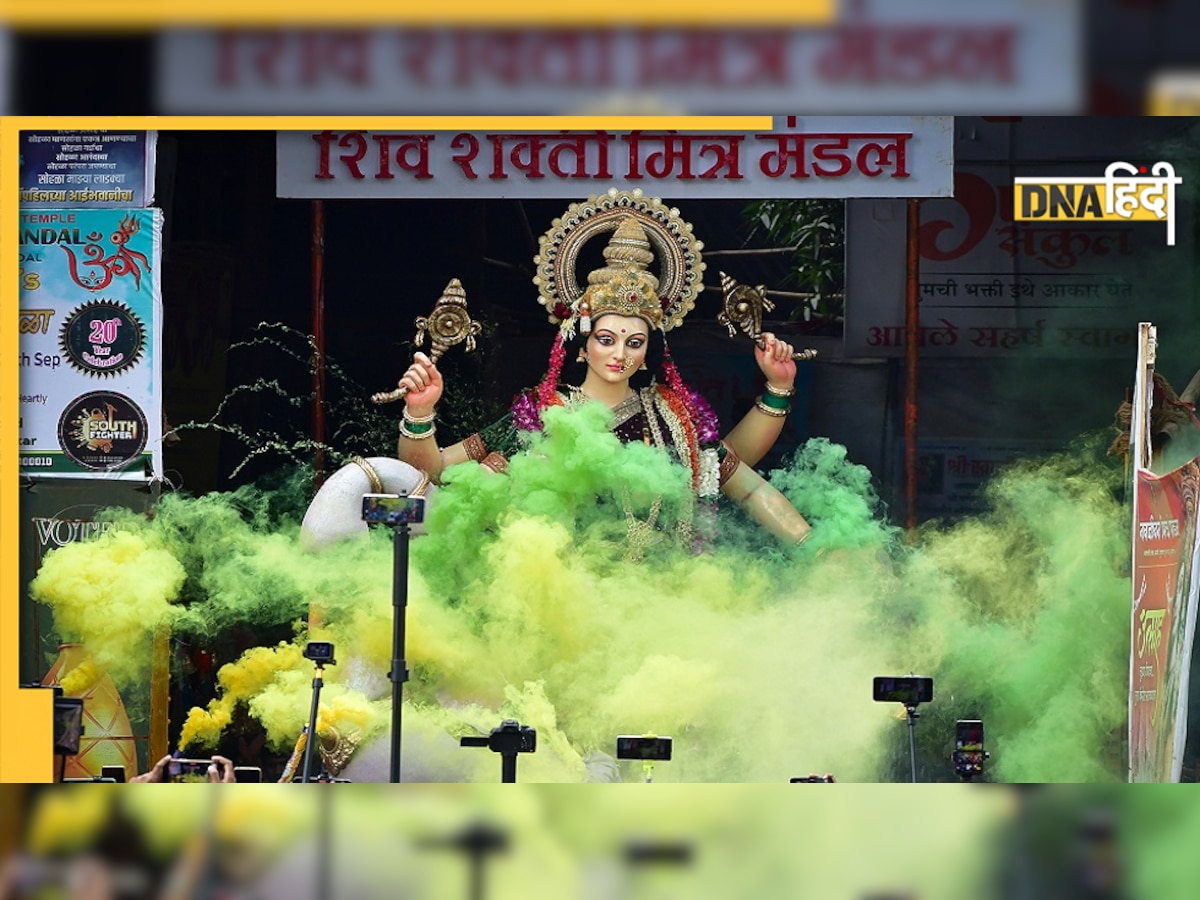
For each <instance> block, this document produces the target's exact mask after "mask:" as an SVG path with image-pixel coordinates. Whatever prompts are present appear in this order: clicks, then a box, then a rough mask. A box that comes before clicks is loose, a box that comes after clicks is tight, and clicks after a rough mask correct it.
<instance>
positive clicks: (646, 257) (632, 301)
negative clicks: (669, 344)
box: [533, 188, 704, 336]
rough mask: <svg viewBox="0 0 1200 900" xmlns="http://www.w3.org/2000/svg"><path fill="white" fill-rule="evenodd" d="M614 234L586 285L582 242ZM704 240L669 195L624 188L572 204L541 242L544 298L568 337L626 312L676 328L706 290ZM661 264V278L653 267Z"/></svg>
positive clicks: (537, 260) (538, 266) (539, 280)
mask: <svg viewBox="0 0 1200 900" xmlns="http://www.w3.org/2000/svg"><path fill="white" fill-rule="evenodd" d="M614 229H615V233H612V234H611V236H610V238H609V242H608V245H607V246H606V247H605V250H604V260H605V265H604V266H603V267H601V268H599V269H596V270H595V271H593V272H591V273H590V274H589V275H588V278H587V287H586V288H581V287H580V285H579V283H578V281H577V280H576V275H575V273H576V266H577V263H578V261H579V255H580V251H581V250H582V248H583V245H584V244H585V243H586V242H587V241H588V240H589V239H590V238H592V237H594V236H596V235H599V234H603V233H606V232H614ZM703 246H704V245H703V244H702V243H701V242H700V241H698V240H696V238H695V237H694V236H693V234H692V226H691V225H690V224H688V223H687V222H685V221H684V220H683V218H682V217H681V216H680V215H679V210H677V209H674V208H672V207H668V206H667V205H666V204H665V203H663V202H662V200H660V199H658V198H654V197H646V196H645V195H644V194H643V193H642V191H641V190H640V189H635V190H632V191H618V190H617V189H616V188H610V189H609V190H608V191H607V192H606V193H603V194H597V195H594V196H592V197H589V198H588V199H587V200H585V201H584V202H582V203H572V204H571V205H570V206H569V207H568V208H567V211H566V212H565V213H564V214H563V215H562V216H560V217H559V218H557V219H555V220H554V222H553V223H552V224H551V226H550V229H549V230H548V231H547V232H546V233H545V234H544V235H543V236H542V237H541V238H540V239H539V241H538V255H537V256H535V257H534V260H533V261H534V267H535V270H536V273H537V274H536V275H534V278H533V282H534V284H536V285H537V287H538V302H540V303H541V304H542V305H543V306H544V307H545V308H546V312H547V313H549V318H550V321H551V322H553V323H555V324H556V325H558V326H559V328H560V329H561V330H562V331H563V333H564V334H566V335H568V336H570V335H572V334H574V332H575V328H576V326H577V325H578V327H579V328H580V329H581V330H583V331H586V330H588V328H589V327H590V324H591V322H590V319H592V318H595V317H596V316H598V315H601V314H602V313H605V312H609V313H620V314H622V315H633V316H638V317H640V318H643V319H645V320H646V321H647V322H648V323H650V324H651V325H652V326H653V327H655V328H661V329H662V330H663V331H669V330H670V329H672V328H674V327H675V326H676V325H678V324H679V323H680V322H682V321H683V317H684V316H685V315H687V313H688V311H689V310H691V309H692V308H693V307H694V306H695V303H696V295H697V294H698V293H700V291H702V290H703V289H704V284H703V281H702V276H703V273H704V262H703V261H702V259H701V256H700V251H701V249H702V248H703ZM652 262H657V265H658V277H657V278H656V277H655V276H654V275H653V274H651V273H650V272H649V271H648V268H647V267H648V266H649V265H650V263H652Z"/></svg>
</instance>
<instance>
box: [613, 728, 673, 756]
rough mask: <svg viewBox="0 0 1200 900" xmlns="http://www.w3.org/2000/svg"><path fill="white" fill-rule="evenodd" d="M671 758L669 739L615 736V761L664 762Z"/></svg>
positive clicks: (650, 736)
mask: <svg viewBox="0 0 1200 900" xmlns="http://www.w3.org/2000/svg"><path fill="white" fill-rule="evenodd" d="M670 758H671V739H670V738H669V737H656V736H654V735H634V734H621V735H617V759H646V760H664V759H670Z"/></svg>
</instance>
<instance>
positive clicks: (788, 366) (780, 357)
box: [754, 331, 796, 391]
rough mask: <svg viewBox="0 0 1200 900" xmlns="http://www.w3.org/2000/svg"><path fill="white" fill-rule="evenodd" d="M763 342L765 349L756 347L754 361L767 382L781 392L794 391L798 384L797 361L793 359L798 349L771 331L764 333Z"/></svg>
mask: <svg viewBox="0 0 1200 900" xmlns="http://www.w3.org/2000/svg"><path fill="white" fill-rule="evenodd" d="M762 341H763V346H764V347H765V349H759V348H758V347H757V346H755V348H754V359H755V360H756V361H757V362H758V367H759V368H760V369H761V370H762V373H763V375H765V376H766V377H767V382H768V383H769V384H770V385H771V386H772V387H776V388H778V389H779V390H781V391H790V390H792V389H793V388H794V387H795V384H796V361H795V360H794V359H792V354H793V353H794V352H795V351H796V348H795V347H793V346H792V345H791V344H789V343H788V342H787V341H781V340H779V339H778V338H776V337H775V335H773V334H771V332H769V331H764V332H763V334H762Z"/></svg>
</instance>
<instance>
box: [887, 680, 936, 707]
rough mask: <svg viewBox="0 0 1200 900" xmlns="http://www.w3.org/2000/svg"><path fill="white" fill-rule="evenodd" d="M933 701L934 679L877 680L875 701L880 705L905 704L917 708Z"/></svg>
mask: <svg viewBox="0 0 1200 900" xmlns="http://www.w3.org/2000/svg"><path fill="white" fill-rule="evenodd" d="M932 699H933V679H932V678H924V677H921V676H919V675H906V676H902V677H884V676H877V677H876V678H875V700H876V701H877V702H879V703H903V704H904V705H905V706H916V705H917V704H918V703H928V702H929V701H930V700H932Z"/></svg>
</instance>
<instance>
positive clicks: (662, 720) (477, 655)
mask: <svg viewBox="0 0 1200 900" xmlns="http://www.w3.org/2000/svg"><path fill="white" fill-rule="evenodd" d="M602 412H603V411H599V412H598V411H596V410H592V409H584V410H581V411H579V413H578V414H576V413H571V412H567V411H552V415H551V416H549V417H548V422H547V429H546V432H545V434H544V435H542V436H539V437H538V438H537V439H536V440H535V442H534V445H533V447H532V449H531V452H530V453H529V454H528V455H527V456H521V457H517V458H515V459H513V460H512V461H511V464H510V468H509V474H508V475H507V476H495V475H492V474H491V473H488V472H485V471H483V470H482V469H480V468H478V467H476V466H472V465H465V466H460V467H457V468H455V469H452V470H450V471H448V472H447V473H446V478H445V481H446V482H447V483H446V484H445V485H444V486H443V487H442V488H441V489H440V490H439V492H438V494H437V498H436V502H435V503H434V504H433V505H432V507H431V509H430V514H429V517H428V520H427V523H426V524H427V528H428V533H427V534H426V535H425V536H422V537H420V538H417V539H414V540H413V543H412V548H411V551H412V552H411V572H410V580H409V591H408V607H407V626H408V627H407V644H406V657H407V662H408V665H409V668H410V670H411V680H410V681H409V682H408V683H407V684H406V685H405V688H404V695H405V698H406V703H405V708H404V710H403V728H404V732H403V733H404V743H405V752H404V772H405V777H406V780H409V779H411V780H443V781H448V780H460V779H461V780H495V779H496V777H497V769H498V768H499V763H498V760H496V759H495V757H494V755H493V754H490V753H488V752H486V751H482V750H472V749H463V748H460V747H458V740H457V739H458V737H459V736H461V735H463V734H479V733H483V734H486V733H487V732H488V731H489V730H490V729H491V728H494V727H495V726H496V725H498V724H499V722H500V720H501V719H502V718H515V719H517V720H518V721H520V722H522V723H523V724H526V725H530V726H532V727H534V728H536V729H537V732H538V749H537V752H536V753H533V754H523V755H522V756H521V757H520V765H519V777H520V779H521V780H528V781H579V780H584V779H585V778H588V777H589V776H595V775H596V774H597V773H602V772H604V771H605V770H606V767H605V765H603V763H602V760H603V757H602V756H601V757H597V755H596V754H597V752H599V753H600V754H609V755H611V754H612V752H613V749H614V746H615V738H616V735H618V734H646V733H653V734H659V735H671V736H672V737H673V738H674V742H675V753H674V757H673V759H672V760H670V761H669V762H663V763H659V764H658V765H657V766H656V768H655V769H654V773H653V774H654V780H655V781H668V782H669V781H689V782H714V781H727V782H732V781H738V782H748V781H762V782H786V780H787V779H788V778H789V777H794V776H800V775H807V774H808V773H810V772H813V773H824V772H832V773H834V774H835V775H836V776H837V778H838V780H839V781H880V780H906V778H907V774H908V742H907V735H906V730H905V727H904V718H903V711H902V709H900V708H899V707H897V708H896V709H893V708H890V707H889V706H885V705H883V704H877V703H874V702H873V701H872V699H871V693H870V691H871V679H872V677H873V676H875V675H900V674H907V673H910V672H915V673H917V674H924V675H930V676H933V677H934V679H935V684H936V689H935V697H934V702H933V703H931V704H928V705H927V706H925V707H923V708H922V716H921V720H920V724H919V725H918V726H917V729H916V736H917V740H918V758H919V760H918V761H919V769H920V776H921V780H941V781H950V780H953V771H952V768H951V766H950V764H949V759H948V757H949V752H950V749H951V745H952V741H953V734H954V727H953V722H954V720H955V719H957V718H982V719H983V720H984V721H985V724H986V728H987V737H988V746H989V749H990V750H992V752H993V759H992V761H991V763H990V764H989V771H990V772H991V774H992V775H993V777H995V778H996V779H998V780H1006V781H1086V780H1117V779H1119V778H1121V777H1122V776H1123V761H1122V760H1121V759H1119V758H1118V756H1119V753H1118V751H1119V747H1120V738H1121V732H1122V729H1123V726H1124V716H1125V669H1126V667H1127V665H1128V621H1127V618H1128V616H1127V609H1128V580H1127V577H1126V576H1124V575H1122V574H1121V572H1120V569H1121V566H1122V565H1123V563H1124V562H1125V561H1126V556H1127V552H1128V551H1127V548H1126V546H1125V541H1126V531H1125V525H1124V518H1123V513H1122V510H1121V506H1120V504H1119V503H1118V502H1117V500H1115V499H1114V490H1113V488H1114V484H1115V482H1114V478H1115V477H1119V473H1114V472H1113V470H1112V468H1111V464H1110V463H1107V462H1105V461H1104V460H1103V459H1100V458H1098V455H1097V454H1096V453H1095V452H1094V449H1093V448H1091V447H1090V446H1088V447H1080V448H1078V449H1077V450H1075V451H1073V452H1072V453H1069V454H1063V455H1061V456H1059V457H1054V458H1052V459H1049V460H1045V461H1040V462H1036V463H1035V462H1029V463H1025V464H1021V465H1017V466H1014V467H1012V468H1010V469H1009V470H1007V471H1006V472H1004V473H1003V474H1002V475H1001V476H1000V477H998V478H997V479H996V480H995V481H994V483H993V485H992V488H991V493H990V500H991V511H990V512H989V513H987V514H986V515H983V516H980V517H976V518H972V519H968V520H965V521H962V522H960V523H958V524H956V525H953V526H946V527H938V526H936V525H934V526H930V527H928V528H927V529H925V531H924V532H922V533H921V534H920V535H919V538H918V540H917V541H916V542H915V543H914V544H912V545H907V544H905V543H904V542H903V541H902V540H901V539H900V534H899V532H898V531H897V530H896V529H894V528H892V527H890V526H887V525H886V524H885V522H884V520H883V517H882V515H881V513H880V510H879V503H878V500H877V498H876V497H875V495H874V493H873V490H872V487H871V480H870V474H869V472H867V471H866V470H865V469H864V468H862V467H861V466H856V465H854V464H852V463H850V462H848V461H847V460H846V458H845V450H844V448H842V447H840V446H839V445H836V444H832V443H830V442H828V441H823V440H815V441H811V442H809V444H808V445H807V446H806V447H805V448H803V449H802V451H801V452H800V453H799V454H797V456H796V457H795V459H794V460H793V461H792V463H791V464H790V465H789V467H788V468H786V469H783V470H780V471H777V472H774V473H772V474H771V479H772V481H773V483H775V484H776V485H777V486H778V487H779V488H780V489H781V490H783V491H784V492H785V493H786V494H787V495H788V496H789V498H790V499H792V501H793V502H794V503H795V505H796V506H797V508H799V509H800V510H801V511H802V512H804V514H805V515H806V516H807V517H808V518H809V519H810V521H812V522H813V523H814V527H815V531H814V537H813V539H812V540H810V541H809V542H807V544H806V545H805V546H804V547H803V548H801V549H800V550H791V549H788V548H785V547H783V546H782V545H781V544H779V543H778V542H777V541H776V539H775V538H773V537H771V536H770V535H769V534H767V533H766V532H764V531H762V530H760V529H758V528H757V527H756V526H755V525H753V524H752V523H750V522H749V521H748V520H746V519H745V517H743V516H742V514H741V513H740V512H738V511H736V510H733V511H726V510H722V511H721V513H720V514H719V516H718V518H717V520H716V524H715V531H716V533H717V539H716V541H715V542H714V544H713V546H712V548H711V550H710V552H708V553H706V554H703V555H700V556H695V555H692V554H690V553H687V552H683V551H681V549H680V546H681V543H682V541H683V540H684V538H677V537H676V536H675V534H674V523H675V522H676V520H677V518H679V517H680V516H686V515H687V511H688V509H689V508H690V505H691V502H692V501H691V493H690V490H689V488H688V485H687V483H686V478H685V477H683V475H682V474H681V470H679V469H677V468H673V467H670V466H668V465H667V464H666V462H665V460H663V459H662V458H661V457H659V456H658V455H657V454H656V453H654V452H653V451H651V450H650V448H647V447H644V446H641V445H636V444H634V445H621V444H620V443H619V442H618V441H617V440H616V439H615V438H614V437H613V436H612V435H611V433H610V432H608V430H607V427H606V425H607V422H606V419H605V416H604V415H602V414H601V413H602ZM659 497H661V498H662V500H661V502H660V503H659V504H658V512H657V519H656V525H657V526H658V528H659V534H660V535H661V537H660V539H659V540H658V542H657V543H654V544H652V545H650V546H649V547H648V548H647V550H646V556H645V558H644V560H642V561H641V562H631V561H629V560H628V559H626V558H625V557H624V552H625V549H626V547H627V545H626V543H625V534H626V528H627V527H628V522H629V520H630V518H631V517H632V518H633V519H635V520H641V521H645V520H646V519H647V518H649V517H650V516H651V515H652V512H653V510H654V509H655V501H656V500H657V498H659ZM275 500H276V501H277V500H278V498H275ZM280 505H281V504H279V503H277V502H275V503H274V504H273V502H272V498H271V497H269V496H266V495H261V494H257V493H255V492H254V491H252V490H250V489H243V490H242V491H239V492H236V493H234V494H212V495H208V496H205V497H203V498H198V499H192V498H187V497H184V496H179V495H177V496H171V497H167V498H165V499H164V500H163V502H162V504H161V507H160V509H159V510H158V512H157V514H156V515H155V516H154V517H153V518H152V519H149V520H146V519H141V518H138V517H136V516H133V515H130V514H123V515H122V514H117V519H118V523H117V524H118V525H119V528H118V529H116V530H114V531H111V532H109V535H112V537H110V538H109V541H110V544H109V545H105V544H101V543H99V542H94V543H93V544H92V545H90V546H91V549H90V550H87V551H84V550H81V551H80V552H89V553H91V554H92V556H90V557H89V569H91V570H92V571H93V572H94V573H95V575H94V576H93V577H102V578H108V579H111V580H112V581H123V580H125V575H127V573H128V568H127V567H128V566H129V565H131V563H130V562H129V558H128V557H127V556H126V557H122V556H119V555H118V554H116V553H115V552H111V551H110V550H107V548H108V547H115V546H124V545H125V544H126V543H127V542H130V541H133V540H138V541H140V542H141V543H142V544H144V545H145V546H147V547H153V548H156V549H157V550H158V551H159V552H162V553H165V554H169V558H170V559H173V560H174V561H176V565H177V566H178V568H179V569H180V570H182V571H183V572H185V573H186V578H185V579H183V583H182V585H180V584H179V579H178V577H176V578H175V579H174V580H168V581H165V582H163V581H162V580H161V579H160V588H159V591H160V593H159V596H158V598H157V599H156V600H155V601H154V602H156V603H158V604H159V605H160V606H161V607H162V608H163V609H169V610H171V617H170V621H171V624H172V627H173V628H174V629H175V631H176V633H177V634H178V633H183V634H188V633H191V634H203V635H211V634H215V633H218V632H219V630H220V629H222V628H226V627H229V626H230V625H231V624H233V623H237V622H246V623H250V624H252V625H268V624H270V625H277V624H280V623H288V622H292V623H294V625H295V627H296V634H297V638H296V640H295V641H294V642H285V643H284V644H281V645H278V646H276V647H267V648H254V649H252V650H250V651H248V652H246V653H245V654H244V655H243V656H242V657H241V658H240V659H238V660H235V661H232V662H228V663H226V664H225V665H224V666H222V667H221V668H220V669H219V672H218V680H219V682H220V685H221V695H220V696H219V697H218V698H217V699H216V700H214V701H213V703H212V704H210V705H209V707H208V708H207V709H203V710H200V709H197V710H193V711H192V713H191V715H190V717H189V719H188V723H187V727H186V729H185V741H186V742H187V743H194V744H196V745H197V746H198V747H204V746H209V745H211V744H212V743H213V742H215V739H216V737H217V736H218V735H219V733H220V731H221V729H222V728H223V727H225V725H226V724H227V722H228V721H229V718H230V717H231V716H232V713H233V709H234V706H235V704H237V703H239V702H244V703H247V704H248V708H249V711H250V713H251V715H253V716H255V717H256V718H258V719H259V720H260V721H261V722H262V723H263V724H264V725H265V726H266V728H267V730H268V737H269V740H270V741H271V742H272V743H273V744H274V745H276V746H281V747H286V746H289V745H290V744H291V743H292V742H294V740H295V738H296V736H297V735H298V734H299V732H300V730H301V728H302V726H303V725H304V724H305V723H306V722H307V717H308V711H309V703H310V700H311V693H310V686H311V678H312V664H311V663H310V662H309V661H308V660H305V659H304V658H303V657H302V656H301V655H300V652H299V651H300V648H301V647H302V645H303V642H304V641H305V640H307V639H309V638H312V639H320V640H331V641H333V642H334V643H335V645H336V647H337V657H338V665H337V666H334V667H330V668H328V669H326V670H325V683H326V687H325V692H324V693H323V694H322V710H321V721H320V724H319V729H318V730H320V729H321V728H323V727H325V725H326V724H334V725H336V726H337V727H338V729H339V731H342V732H343V733H345V732H347V731H350V732H354V733H355V734H356V736H357V738H358V740H359V749H358V751H357V752H356V754H355V758H354V761H352V763H351V769H355V768H356V767H357V771H356V773H355V775H356V776H357V779H356V780H386V771H387V769H386V759H385V753H384V752H383V750H382V749H381V748H383V746H384V745H386V743H387V733H386V732H387V724H388V721H389V717H390V712H389V709H390V707H389V702H390V700H389V697H390V687H391V686H390V682H389V681H388V680H387V677H386V673H387V671H388V669H389V666H390V659H391V638H392V623H393V620H392V583H391V572H392V562H393V559H392V536H391V534H390V533H388V532H387V531H386V530H383V531H373V532H371V533H369V534H368V535H367V536H366V537H364V538H363V539H361V540H349V541H346V542H343V543H340V544H337V545H334V546H331V547H327V548H325V549H324V550H322V551H320V552H317V553H312V552H307V551H305V550H302V549H301V548H300V542H299V541H298V539H297V538H298V526H297V525H296V524H295V523H294V521H292V520H291V519H290V518H286V517H285V518H284V519H282V520H281V519H279V518H278V517H273V516H272V515H270V514H268V512H267V511H268V510H269V509H271V508H273V506H275V507H278V506H280ZM283 505H286V504H283ZM301 505H303V504H301ZM705 514H706V511H705V510H703V509H698V510H697V511H696V518H697V521H698V522H703V517H704V515H705ZM80 546H81V547H88V546H89V545H80ZM70 549H71V548H65V549H64V550H63V551H60V553H63V554H65V553H66V551H67V550H70ZM54 558H55V557H54V556H52V557H51V559H50V560H48V562H47V568H49V567H50V563H51V562H52V561H53V560H54ZM161 568H162V569H163V570H164V571H166V570H169V569H171V566H169V565H167V566H162V567H161ZM42 577H43V576H39V579H41V578H42ZM176 595H178V598H179V599H178V601H177V602H174V603H173V602H172V601H173V600H174V599H175V597H176ZM68 607H69V603H67V604H66V605H62V604H56V606H55V612H56V616H60V615H66V614H67V610H68ZM310 607H313V608H315V610H316V612H315V613H314V616H313V620H312V621H313V629H312V630H311V631H310V630H309V629H308V627H307V620H308V615H309V610H310ZM161 620H162V615H161V614H160V615H157V616H150V615H141V616H138V617H137V619H136V622H135V624H134V625H131V626H129V627H128V628H127V632H128V633H127V634H125V635H123V643H122V645H121V646H122V647H123V648H124V649H123V650H122V651H121V652H122V653H123V654H125V655H126V656H127V657H128V658H129V659H130V660H133V659H137V658H139V649H138V648H142V652H141V653H140V658H141V659H143V660H145V658H146V656H147V655H148V647H149V641H148V639H147V629H148V627H149V625H150V624H151V623H153V622H157V621H161ZM64 621H72V622H74V621H76V620H74V619H71V618H69V616H68V617H67V618H66V619H64ZM89 622H90V620H81V624H80V625H78V626H77V627H78V628H79V629H81V631H84V632H87V629H88V628H89V627H95V623H92V624H89ZM139 628H140V630H139ZM107 634H108V633H107V632H106V631H105V630H104V629H101V628H97V629H96V630H95V631H94V632H87V633H84V634H82V637H83V638H84V639H85V640H86V641H87V642H88V644H89V646H90V647H93V652H94V653H95V654H96V656H97V658H98V659H99V658H100V656H101V651H100V650H99V649H98V648H101V647H103V646H104V645H105V643H106V641H107V639H108V638H107ZM897 712H899V713H900V715H899V717H897ZM597 759H600V760H601V763H599V764H598V763H597ZM607 770H608V772H609V776H610V777H611V773H612V772H613V771H615V772H616V773H618V775H619V777H621V778H623V779H624V780H640V779H641V778H642V770H641V766H640V764H637V765H636V767H635V764H633V763H628V762H621V763H619V764H616V765H613V764H611V763H610V764H609V765H608V767H607ZM347 777H354V776H352V775H351V774H350V772H349V770H348V772H347Z"/></svg>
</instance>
